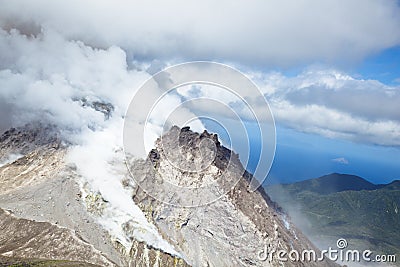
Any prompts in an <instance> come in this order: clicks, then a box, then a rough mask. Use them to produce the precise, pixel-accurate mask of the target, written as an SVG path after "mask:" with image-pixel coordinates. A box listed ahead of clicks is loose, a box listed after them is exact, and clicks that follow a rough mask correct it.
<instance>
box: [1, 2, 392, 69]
mask: <svg viewBox="0 0 400 267" xmlns="http://www.w3.org/2000/svg"><path fill="white" fill-rule="evenodd" d="M0 6H1V9H0V18H1V19H0V25H1V26H2V28H4V29H11V28H13V27H14V28H15V27H17V28H20V29H21V30H22V31H23V32H25V33H32V34H35V33H37V32H38V31H39V32H40V29H41V28H45V29H48V28H51V29H53V30H55V31H57V32H59V33H60V34H61V35H62V36H64V37H66V38H67V39H69V40H81V41H82V42H84V43H85V44H87V45H90V46H92V47H100V48H107V47H109V46H112V45H115V46H119V47H121V48H122V49H124V50H125V51H126V52H127V54H128V56H129V57H136V58H142V59H143V58H145V59H163V60H170V59H172V58H177V59H178V60H182V59H186V60H192V59H208V60H210V59H211V60H227V61H233V62H240V63H241V64H243V63H246V64H257V65H264V66H265V65H266V66H292V65H298V64H307V63H309V62H312V61H318V62H320V61H323V62H342V61H344V62H352V61H356V60H359V59H361V58H363V57H365V56H367V55H369V54H371V53H374V52H378V51H380V50H382V49H385V48H388V47H392V46H395V45H398V44H400V32H399V31H398V29H399V28H400V8H399V6H398V2H397V1H395V0H387V1H380V0H378V1H367V2H366V1H362V0H348V1H343V2H340V3H338V2H337V1H335V0H327V1H315V0H306V1H290V0H284V1H282V0H273V1H263V0H257V1H252V2H251V3H249V2H248V1H244V0H240V1H228V0H222V1H212V0H206V1H201V3H199V2H195V1H180V0H173V1H168V2H166V1H154V0H152V1H146V2H141V1H124V0H117V1H106V0H97V1H95V0H89V1H84V2H82V1H79V0H71V1H57V2H55V1H51V0H35V1H32V0H16V1H7V0H1V1H0Z"/></svg>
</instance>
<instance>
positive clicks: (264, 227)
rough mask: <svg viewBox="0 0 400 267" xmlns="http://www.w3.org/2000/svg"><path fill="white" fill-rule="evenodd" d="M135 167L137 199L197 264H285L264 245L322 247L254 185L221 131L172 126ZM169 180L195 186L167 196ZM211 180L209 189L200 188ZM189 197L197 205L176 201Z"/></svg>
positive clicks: (288, 249)
mask: <svg viewBox="0 0 400 267" xmlns="http://www.w3.org/2000/svg"><path fill="white" fill-rule="evenodd" d="M131 167H132V168H131V169H132V175H133V176H134V177H135V179H137V181H138V184H139V185H140V186H134V188H135V193H134V195H133V199H134V200H135V202H136V203H137V205H138V206H139V207H141V209H142V210H143V211H144V212H145V213H146V214H147V217H148V218H149V219H150V220H151V221H153V222H154V224H155V225H157V227H158V229H159V230H160V232H161V233H162V234H163V236H164V238H166V239H167V240H168V241H169V242H171V243H172V244H173V245H175V247H176V248H179V250H180V253H181V254H182V256H183V258H184V259H185V260H186V261H187V262H188V263H189V264H191V265H193V266H280V264H282V262H280V261H279V260H278V259H277V258H276V257H274V258H270V259H266V260H265V259H264V258H263V256H264V255H263V252H264V251H265V250H264V249H265V248H268V250H269V251H272V250H275V251H278V250H280V249H284V250H286V251H288V252H289V251H290V250H292V249H295V250H297V251H299V252H301V251H302V250H304V249H315V250H317V249H316V248H315V247H314V246H313V245H312V244H311V243H310V242H309V241H308V240H307V238H305V237H304V235H303V234H302V233H301V232H300V231H298V230H297V229H296V228H295V227H294V226H293V225H292V224H290V223H289V222H287V221H284V220H283V216H284V215H283V214H281V213H280V212H279V209H278V208H277V207H276V206H275V204H274V203H273V202H272V201H271V200H270V199H269V197H268V196H267V195H266V194H265V192H264V191H263V189H262V188H260V189H259V190H257V191H255V192H252V191H251V190H249V181H250V180H251V178H252V177H251V174H249V173H247V172H246V171H245V170H244V169H243V167H242V165H241V163H240V161H239V159H238V157H237V155H235V154H234V153H233V152H232V151H230V150H229V149H227V148H225V147H223V146H221V145H220V143H219V141H218V138H217V136H216V135H213V134H209V133H207V132H204V133H202V134H198V133H194V132H192V131H190V129H189V128H188V127H185V128H183V129H179V128H178V127H173V128H172V129H171V130H170V131H169V132H168V133H167V134H165V135H164V136H162V138H160V139H158V140H157V142H156V147H155V149H153V150H152V151H151V152H150V154H149V157H148V159H147V161H136V162H135V163H134V165H132V166H131ZM149 168H153V169H152V170H151V171H149ZM127 184H129V183H127ZM165 184H173V185H176V186H182V187H186V188H187V187H191V188H194V189H193V190H185V189H182V191H181V192H179V193H178V194H171V195H170V194H169V193H170V192H169V191H168V189H165V188H166V187H165ZM209 185H212V186H210V187H209V190H196V188H200V187H207V186H209ZM151 186H154V190H153V192H151V193H150V194H152V195H153V196H155V197H156V198H158V199H159V200H161V201H159V200H156V199H155V198H153V197H151V196H149V195H148V194H146V193H145V192H144V191H143V189H144V190H146V189H148V188H151ZM157 186H159V188H161V189H159V188H156V187H157ZM164 189H165V191H164V192H163V190H164ZM221 192H227V193H226V194H221ZM163 193H166V195H163ZM186 194H189V195H186ZM204 199H205V200H206V201H204V202H202V200H204ZM187 200H192V201H193V202H190V203H189V204H193V206H195V204H196V203H199V204H200V205H199V206H197V207H189V206H191V205H188V207H180V206H179V205H175V206H174V205H171V203H172V204H181V203H188V202H187ZM209 200H214V201H209ZM165 202H168V203H165ZM208 202H210V203H209V204H207V203H208ZM284 265H285V266H335V264H333V263H331V262H317V263H315V262H290V261H288V262H285V263H284Z"/></svg>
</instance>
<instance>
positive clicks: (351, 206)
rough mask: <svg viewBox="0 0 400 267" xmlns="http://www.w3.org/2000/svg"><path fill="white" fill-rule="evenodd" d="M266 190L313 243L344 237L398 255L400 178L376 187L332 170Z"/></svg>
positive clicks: (328, 242) (331, 242)
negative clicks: (319, 175)
mask: <svg viewBox="0 0 400 267" xmlns="http://www.w3.org/2000/svg"><path fill="white" fill-rule="evenodd" d="M266 190H267V192H268V194H269V195H270V197H271V198H272V199H273V200H274V201H276V202H277V203H278V204H279V205H280V206H281V207H282V208H283V209H284V210H286V211H287V212H288V213H289V215H290V216H291V217H292V218H293V221H294V222H295V224H297V225H298V227H299V228H300V229H301V230H303V232H305V233H306V234H307V235H308V236H309V238H310V239H311V240H313V241H314V242H315V243H317V244H318V243H319V244H320V245H321V244H322V246H327V245H332V246H334V244H335V242H336V240H337V239H338V238H346V239H347V241H348V243H349V247H350V246H351V248H359V249H370V250H372V251H375V252H377V253H378V252H379V253H388V254H397V257H398V258H399V257H400V181H398V180H397V181H394V182H392V183H390V184H388V185H375V184H372V183H370V182H368V181H366V180H364V179H363V178H361V177H358V176H354V175H346V174H337V173H334V174H330V175H326V176H322V177H320V178H316V179H311V180H306V181H301V182H297V183H293V184H283V185H272V186H268V187H267V188H266ZM398 261H399V260H398Z"/></svg>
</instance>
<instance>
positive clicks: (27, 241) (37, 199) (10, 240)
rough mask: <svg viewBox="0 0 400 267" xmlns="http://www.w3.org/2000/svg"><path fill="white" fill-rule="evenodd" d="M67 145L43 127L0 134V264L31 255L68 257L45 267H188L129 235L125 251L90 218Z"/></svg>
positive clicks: (34, 259) (92, 212) (33, 258)
mask: <svg viewBox="0 0 400 267" xmlns="http://www.w3.org/2000/svg"><path fill="white" fill-rule="evenodd" d="M68 149H69V146H68V144H67V143H65V142H63V141H62V139H61V138H60V137H59V134H58V132H57V130H56V129H54V128H53V127H51V126H46V125H33V124H32V125H27V126H25V127H21V128H15V129H10V130H8V131H6V132H5V133H4V134H3V135H2V136H0V266H1V265H2V262H6V263H7V262H8V263H18V262H37V259H41V260H67V261H73V262H53V263H52V265H51V266H58V264H61V265H62V266H64V265H65V266H92V265H91V264H95V265H99V266H188V265H187V264H186V263H185V261H183V260H182V259H180V258H179V257H177V256H172V255H170V254H168V253H165V252H163V251H161V250H159V249H155V248H152V247H150V246H148V245H147V244H145V243H143V242H139V241H137V240H135V239H132V240H131V241H132V247H131V248H130V249H128V250H127V249H126V248H125V247H123V246H122V245H121V244H120V243H119V242H118V241H117V240H115V239H113V238H112V237H111V236H110V235H109V233H108V232H107V231H105V230H104V229H103V228H102V226H101V225H100V224H99V223H98V222H97V221H96V212H98V210H96V207H95V206H94V205H85V204H86V202H88V199H85V198H84V197H83V194H82V192H81V188H80V186H79V175H78V173H77V172H76V167H75V166H71V165H69V164H67V162H66V160H65V156H66V155H67V153H68ZM126 172H128V171H126ZM99 199H100V200H101V199H102V198H101V197H99ZM92 204H93V203H92ZM126 230H127V231H129V229H126ZM82 262H83V263H82ZM85 262H86V264H85ZM46 266H47V265H46ZM49 266H50V265H49Z"/></svg>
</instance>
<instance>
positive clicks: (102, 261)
mask: <svg viewBox="0 0 400 267" xmlns="http://www.w3.org/2000/svg"><path fill="white" fill-rule="evenodd" d="M0 254H1V255H3V256H9V257H17V258H47V259H53V260H54V259H57V260H65V259H68V260H71V261H81V262H90V263H92V264H96V265H100V266H111V265H112V263H111V262H110V261H109V260H108V259H107V258H106V257H104V256H103V255H102V254H101V252H100V251H98V250H96V249H95V248H94V247H93V246H91V245H90V244H87V243H85V242H84V241H82V240H81V239H79V238H78V237H77V236H76V235H75V234H74V233H73V232H72V231H71V230H68V229H66V228H61V227H58V226H55V225H52V224H50V223H46V222H34V221H31V220H26V219H18V218H16V217H15V216H13V215H12V214H10V213H9V212H6V211H4V210H2V209H0Z"/></svg>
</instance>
